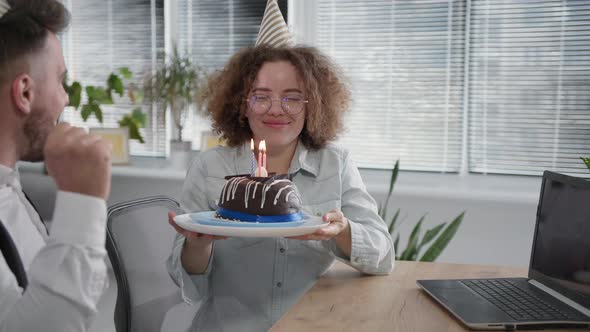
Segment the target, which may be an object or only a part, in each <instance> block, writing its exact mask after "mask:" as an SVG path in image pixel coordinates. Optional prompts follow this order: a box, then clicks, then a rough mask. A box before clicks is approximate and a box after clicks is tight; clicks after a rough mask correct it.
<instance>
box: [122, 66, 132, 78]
mask: <svg viewBox="0 0 590 332" xmlns="http://www.w3.org/2000/svg"><path fill="white" fill-rule="evenodd" d="M119 75H121V76H123V78H124V79H126V80H130V79H131V78H132V77H133V73H131V70H129V67H121V68H119Z"/></svg>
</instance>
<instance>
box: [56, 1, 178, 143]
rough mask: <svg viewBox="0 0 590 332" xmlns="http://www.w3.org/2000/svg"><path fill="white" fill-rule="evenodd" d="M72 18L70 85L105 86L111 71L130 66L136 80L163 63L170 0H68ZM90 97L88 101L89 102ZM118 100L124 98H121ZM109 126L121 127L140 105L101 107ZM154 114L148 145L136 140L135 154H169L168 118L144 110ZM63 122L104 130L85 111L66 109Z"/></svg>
mask: <svg viewBox="0 0 590 332" xmlns="http://www.w3.org/2000/svg"><path fill="white" fill-rule="evenodd" d="M63 3H64V5H65V6H66V7H67V8H68V10H69V11H70V12H71V14H72V20H71V23H70V27H69V29H68V30H67V31H66V32H65V33H64V35H63V36H62V45H63V48H64V50H63V51H64V58H65V60H66V65H67V67H68V77H69V80H70V82H71V81H73V80H76V81H79V82H81V83H82V85H83V86H86V85H98V86H105V85H106V80H107V78H108V76H109V74H110V73H111V72H116V71H117V70H118V69H119V68H120V67H129V69H130V70H131V71H132V72H133V74H134V81H135V82H136V83H140V82H141V79H142V75H143V74H144V73H146V72H151V70H152V68H154V67H155V66H156V65H157V64H158V63H162V62H163V55H162V54H163V52H164V10H163V3H164V0H105V1H93V0H63ZM84 98H85V97H83V102H84V100H85V99H84ZM117 98H118V95H117ZM101 108H102V110H103V119H104V121H103V127H105V128H110V127H118V124H117V121H118V120H120V119H121V118H122V117H123V115H124V114H126V113H129V112H131V111H132V109H133V108H134V106H133V105H132V104H131V103H130V101H129V100H128V98H121V100H118V101H117V102H116V103H115V105H101ZM143 110H144V111H145V112H146V113H147V115H148V123H147V125H146V128H144V129H142V130H141V132H142V135H143V136H144V138H145V144H140V143H138V142H136V141H135V140H131V141H130V142H131V146H130V150H131V153H132V154H134V155H163V154H164V153H165V148H166V144H167V141H168V139H167V137H166V128H165V125H164V117H163V116H162V115H160V114H157V112H155V110H154V111H152V109H151V107H150V105H143ZM63 119H64V120H65V121H68V122H70V123H73V124H75V125H80V126H85V127H99V126H100V124H99V123H98V121H97V120H96V118H95V117H94V115H93V116H92V117H91V118H90V119H89V120H88V121H87V122H83V121H82V118H81V116H80V112H79V110H78V111H74V110H73V109H72V108H66V111H65V112H64V115H63Z"/></svg>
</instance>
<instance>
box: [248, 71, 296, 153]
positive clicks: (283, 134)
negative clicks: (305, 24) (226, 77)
mask: <svg viewBox="0 0 590 332" xmlns="http://www.w3.org/2000/svg"><path fill="white" fill-rule="evenodd" d="M247 98H248V110H247V112H246V116H247V117H248V124H249V125H250V129H252V133H253V134H254V139H255V140H256V141H259V140H263V139H264V140H266V146H267V149H268V150H270V151H272V150H274V149H281V148H286V147H288V146H290V145H292V144H297V140H298V138H299V134H300V133H301V131H302V130H303V126H304V124H305V112H306V110H305V108H306V107H305V105H306V104H305V91H304V88H303V82H302V81H301V78H300V77H299V74H298V72H297V69H295V67H294V66H293V65H292V64H291V63H290V62H288V61H277V62H266V63H265V64H264V65H262V67H261V68H260V71H258V75H257V76H256V80H255V81H254V84H253V85H252V89H251V90H250V92H249V94H248V96H247ZM270 100H272V102H271V101H270ZM268 103H270V108H269V109H268V111H266V112H264V110H265V109H266V107H264V104H266V105H268ZM281 105H283V106H285V107H287V109H288V111H289V112H286V111H285V110H284V109H283V107H282V106H281ZM295 113H296V114H295Z"/></svg>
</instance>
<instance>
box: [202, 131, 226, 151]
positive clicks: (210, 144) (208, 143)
mask: <svg viewBox="0 0 590 332" xmlns="http://www.w3.org/2000/svg"><path fill="white" fill-rule="evenodd" d="M216 146H225V142H224V141H223V140H222V139H221V138H220V137H219V135H217V134H215V133H214V132H212V131H204V132H203V133H202V134H201V151H205V150H208V149H210V148H214V147H216Z"/></svg>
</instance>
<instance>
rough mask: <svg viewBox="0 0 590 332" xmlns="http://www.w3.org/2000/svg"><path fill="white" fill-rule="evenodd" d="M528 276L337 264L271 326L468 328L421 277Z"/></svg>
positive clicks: (433, 266) (438, 266)
mask: <svg viewBox="0 0 590 332" xmlns="http://www.w3.org/2000/svg"><path fill="white" fill-rule="evenodd" d="M526 275H527V270H526V269H525V268H510V267H497V266H479V265H460V264H445V263H416V262H401V261H400V262H396V266H395V269H394V271H393V273H392V274H391V275H388V276H364V275H362V274H360V273H359V272H357V271H356V270H354V269H352V268H350V267H348V266H347V265H345V264H342V263H337V264H335V265H334V266H333V267H332V268H331V269H330V271H328V273H327V274H326V275H324V276H323V277H322V278H321V279H320V280H319V281H318V282H317V283H316V285H315V286H314V287H313V288H312V289H311V290H309V291H308V292H307V293H306V294H305V295H304V296H303V297H302V298H301V299H300V300H299V302H297V303H296V304H295V305H294V306H293V307H292V308H291V309H290V310H289V311H288V312H287V314H285V316H283V317H282V318H281V319H280V320H279V321H278V322H277V323H276V324H275V325H274V326H273V327H272V329H271V330H270V331H275V332H276V331H297V332H299V331H355V332H356V331H360V332H374V331H400V332H402V331H403V332H405V331H436V332H438V331H468V330H467V329H466V328H465V326H464V325H462V324H461V323H460V322H459V321H458V320H456V319H455V318H454V317H453V316H451V315H450V314H449V313H448V312H447V311H446V310H445V309H444V308H443V307H441V306H440V305H438V304H437V303H436V302H435V301H434V300H432V299H431V298H430V297H429V296H428V295H427V294H426V293H425V292H423V291H422V290H421V289H419V288H418V286H417V285H416V280H417V279H436V278H440V279H444V278H449V279H450V278H457V279H458V278H487V277H523V276H526ZM544 331H549V330H544ZM553 331H556V330H553Z"/></svg>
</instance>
